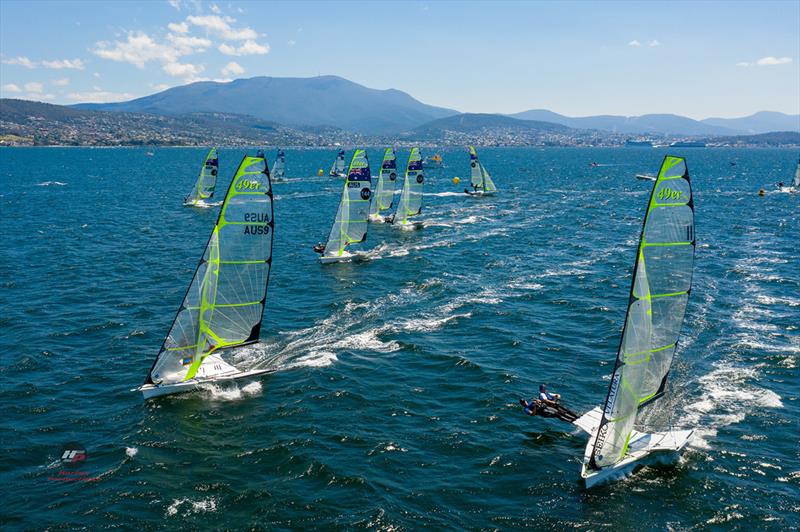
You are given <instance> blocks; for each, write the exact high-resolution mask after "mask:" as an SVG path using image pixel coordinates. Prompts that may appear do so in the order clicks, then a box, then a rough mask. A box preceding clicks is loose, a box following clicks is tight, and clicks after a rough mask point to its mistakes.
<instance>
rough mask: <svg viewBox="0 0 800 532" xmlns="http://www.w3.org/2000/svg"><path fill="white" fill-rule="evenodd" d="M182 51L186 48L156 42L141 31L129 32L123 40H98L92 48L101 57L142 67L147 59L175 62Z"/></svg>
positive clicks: (182, 53)
mask: <svg viewBox="0 0 800 532" xmlns="http://www.w3.org/2000/svg"><path fill="white" fill-rule="evenodd" d="M184 52H186V50H178V49H177V48H175V47H174V46H169V45H166V44H161V43H158V42H156V41H155V40H153V38H151V37H150V36H149V35H147V34H146V33H142V32H137V33H129V34H128V38H127V40H126V41H125V42H120V41H115V42H113V43H109V42H107V41H100V42H98V43H97V47H96V48H95V49H94V50H92V53H93V54H95V55H97V56H98V57H102V58H103V59H110V60H111V61H121V62H124V63H131V64H132V65H136V66H137V67H138V68H144V64H145V63H147V62H149V61H161V62H162V63H175V62H177V60H178V57H179V56H181V55H185V53H184ZM187 53H188V52H187Z"/></svg>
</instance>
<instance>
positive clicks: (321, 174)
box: [317, 168, 325, 177]
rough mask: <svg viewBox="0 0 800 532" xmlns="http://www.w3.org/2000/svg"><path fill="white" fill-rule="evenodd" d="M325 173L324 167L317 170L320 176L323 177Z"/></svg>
mask: <svg viewBox="0 0 800 532" xmlns="http://www.w3.org/2000/svg"><path fill="white" fill-rule="evenodd" d="M324 173H325V171H324V170H323V169H322V168H320V169H319V170H317V175H318V176H320V177H322V176H323V174H324Z"/></svg>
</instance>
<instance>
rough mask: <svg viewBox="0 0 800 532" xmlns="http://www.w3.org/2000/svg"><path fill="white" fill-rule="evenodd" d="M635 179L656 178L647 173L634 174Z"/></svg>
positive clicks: (648, 179) (650, 179)
mask: <svg viewBox="0 0 800 532" xmlns="http://www.w3.org/2000/svg"><path fill="white" fill-rule="evenodd" d="M636 179H641V180H642V181H655V180H656V179H658V178H657V177H655V176H652V175H647V174H636Z"/></svg>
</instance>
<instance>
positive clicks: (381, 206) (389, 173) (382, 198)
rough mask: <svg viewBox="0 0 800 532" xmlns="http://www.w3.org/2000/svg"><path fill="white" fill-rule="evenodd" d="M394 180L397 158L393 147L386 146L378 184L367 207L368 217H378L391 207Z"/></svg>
mask: <svg viewBox="0 0 800 532" xmlns="http://www.w3.org/2000/svg"><path fill="white" fill-rule="evenodd" d="M395 181H397V158H396V157H395V153H394V148H386V151H385V152H384V153H383V162H382V163H381V173H380V175H379V176H378V184H377V185H376V187H375V192H374V193H373V195H372V204H371V205H370V208H369V215H370V217H379V216H381V214H382V213H383V212H384V211H387V210H389V209H391V208H392V204H393V202H394V184H395Z"/></svg>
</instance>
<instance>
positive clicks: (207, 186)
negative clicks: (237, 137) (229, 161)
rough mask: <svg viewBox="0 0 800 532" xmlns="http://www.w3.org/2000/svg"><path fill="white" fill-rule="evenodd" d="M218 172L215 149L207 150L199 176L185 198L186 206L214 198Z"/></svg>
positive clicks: (217, 159) (217, 158)
mask: <svg viewBox="0 0 800 532" xmlns="http://www.w3.org/2000/svg"><path fill="white" fill-rule="evenodd" d="M218 171H219V157H218V156H217V148H211V149H210V150H208V153H207V154H206V157H205V159H204V160H203V166H202V167H200V174H199V175H198V176H197V180H196V181H195V183H194V187H192V191H191V192H190V193H189V195H188V196H186V199H185V200H184V203H185V204H186V205H197V204H198V203H200V202H202V201H203V200H207V199H209V198H211V197H213V196H214V189H215V188H216V186H217V173H218Z"/></svg>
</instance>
